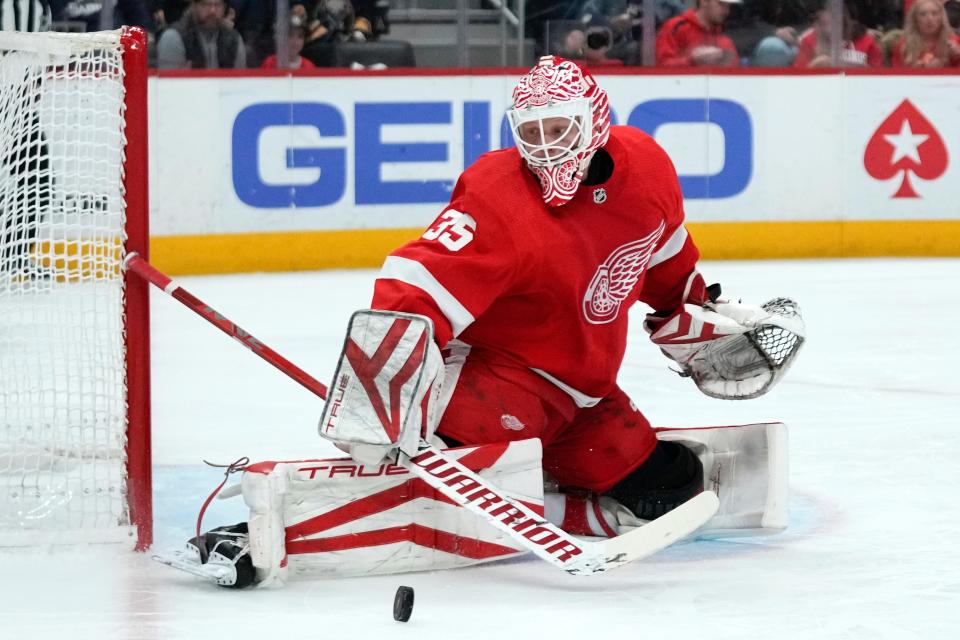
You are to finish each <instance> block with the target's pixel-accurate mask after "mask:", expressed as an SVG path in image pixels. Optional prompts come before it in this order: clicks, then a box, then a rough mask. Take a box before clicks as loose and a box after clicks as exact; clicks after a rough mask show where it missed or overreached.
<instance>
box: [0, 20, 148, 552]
mask: <svg viewBox="0 0 960 640" xmlns="http://www.w3.org/2000/svg"><path fill="white" fill-rule="evenodd" d="M146 105H147V43H146V36H145V34H144V32H143V31H142V30H141V29H135V28H133V29H128V28H124V29H121V30H118V31H111V32H99V33H87V34H63V33H17V32H2V33H0V546H21V545H36V544H60V543H77V542H129V543H131V546H133V547H135V548H137V549H141V550H142V549H145V548H147V547H149V545H150V544H151V542H152V528H153V515H152V498H151V492H152V489H151V455H150V349H149V345H150V339H149V337H150V331H149V293H148V290H147V289H148V285H147V283H145V282H143V281H142V280H140V279H139V278H135V277H132V276H131V275H129V274H126V273H124V270H123V269H122V264H123V260H124V258H125V257H126V255H127V254H128V253H133V252H136V253H138V254H140V255H144V256H146V255H148V252H149V230H148V229H149V227H148V219H147V217H148V211H149V207H148V192H147V167H148V162H147V106H146Z"/></svg>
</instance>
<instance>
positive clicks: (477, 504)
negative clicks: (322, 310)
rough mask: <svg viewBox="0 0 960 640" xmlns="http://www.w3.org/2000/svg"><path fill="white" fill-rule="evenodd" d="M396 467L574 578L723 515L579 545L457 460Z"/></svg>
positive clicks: (673, 514) (699, 506) (174, 292)
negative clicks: (408, 472) (402, 468)
mask: <svg viewBox="0 0 960 640" xmlns="http://www.w3.org/2000/svg"><path fill="white" fill-rule="evenodd" d="M124 266H125V267H126V268H127V269H128V270H130V271H132V272H133V273H135V274H137V275H138V276H140V277H142V278H143V279H145V280H146V281H148V282H150V283H151V284H153V285H154V286H156V287H157V288H159V289H161V290H162V291H164V292H165V293H166V294H168V295H169V296H171V297H172V298H174V299H176V300H178V301H179V302H181V303H183V304H184V305H185V306H186V307H188V308H189V309H191V310H193V311H194V312H196V313H197V314H198V315H200V316H201V317H203V318H204V319H206V320H207V321H208V322H210V323H211V324H213V325H215V326H216V327H218V328H219V329H220V330H222V331H223V332H224V333H226V334H227V335H229V336H231V337H233V338H235V339H236V340H237V341H238V342H240V343H241V344H243V345H244V346H245V347H247V348H248V349H250V350H251V351H253V352H254V353H256V354H257V355H259V356H260V357H261V358H263V359H264V360H266V361H267V362H269V363H270V364H272V365H273V366H274V367H276V368H277V369H279V370H280V371H282V372H283V373H285V374H286V375H287V376H289V377H290V378H292V379H293V380H295V381H297V382H299V383H300V384H301V385H303V386H304V387H305V388H307V389H309V390H310V391H311V392H313V393H314V394H316V395H317V396H319V397H320V398H322V399H326V397H327V388H326V386H324V385H323V384H322V383H321V382H319V381H318V380H316V379H315V378H313V377H312V376H310V374H308V373H306V372H305V371H303V370H302V369H300V368H299V367H297V366H296V365H294V364H293V363H291V362H290V361H289V360H287V359H286V358H284V357H283V356H281V355H280V354H278V353H277V352H276V351H274V350H273V349H271V348H269V347H268V346H266V345H265V344H264V343H262V342H261V341H259V340H257V339H256V338H255V337H253V336H252V335H251V334H250V333H248V332H247V331H244V330H243V329H241V328H240V327H239V326H237V325H236V324H234V323H233V322H232V321H230V320H229V319H228V318H227V317H225V316H224V315H222V314H220V313H219V312H217V311H216V310H214V309H213V308H212V307H210V306H209V305H207V304H205V303H204V302H203V301H201V300H200V299H199V298H197V297H196V296H194V295H192V294H191V293H189V292H188V291H186V290H185V289H183V288H182V287H181V286H180V285H179V284H177V283H176V282H174V281H173V280H172V279H171V278H170V277H168V276H166V275H165V274H163V273H162V272H161V271H159V270H158V269H156V268H155V267H153V266H152V265H151V264H150V263H149V262H147V261H146V260H144V259H143V258H142V257H140V256H139V255H137V254H136V253H131V254H129V255H128V256H127V257H126V259H125V260H124ZM398 462H399V463H400V464H401V465H403V466H404V467H406V468H407V469H409V470H410V471H411V472H412V473H414V474H415V475H416V476H417V477H419V478H421V479H422V480H423V481H424V482H426V483H427V484H429V485H430V486H431V487H433V488H434V489H436V490H438V491H439V492H441V493H442V494H443V495H445V496H446V497H448V498H450V499H451V500H453V501H454V502H456V503H457V504H459V505H461V506H462V507H464V508H466V509H469V510H470V511H472V512H474V513H476V514H477V515H478V516H480V517H481V518H482V519H483V520H485V521H486V522H488V523H489V524H491V525H492V526H493V527H495V528H497V529H499V530H500V531H503V532H504V533H506V534H507V535H509V536H510V537H511V538H513V539H514V540H516V541H517V542H518V543H520V544H521V545H522V546H523V547H524V548H526V549H529V550H530V551H532V552H533V553H534V554H536V555H537V556H538V557H540V558H541V559H543V560H545V561H547V562H549V563H550V564H552V565H554V566H556V567H559V568H561V569H563V570H564V571H566V572H567V573H569V574H571V575H578V576H580V575H595V574H598V573H603V572H605V571H608V570H610V569H613V568H616V567H619V566H623V565H625V564H629V563H631V562H634V561H636V560H641V559H643V558H646V557H647V556H649V555H651V554H653V553H656V552H657V551H659V550H661V549H664V548H666V547H668V546H669V545H671V544H673V543H674V542H677V541H678V540H680V539H682V538H684V537H686V536H688V535H689V534H691V533H693V532H694V531H695V530H696V529H698V528H699V527H700V526H702V525H703V524H704V523H706V522H707V520H709V519H710V518H711V517H712V516H713V514H714V513H716V511H717V509H718V507H719V500H718V499H717V496H716V494H714V493H713V492H710V491H705V492H703V493H701V494H699V495H697V496H695V497H694V498H692V499H691V500H689V501H687V502H685V503H684V504H682V505H680V506H679V507H677V508H676V509H674V510H672V511H669V512H668V513H666V514H664V515H662V516H660V517H659V518H657V519H656V520H652V521H650V522H649V523H647V524H645V525H643V526H642V527H639V528H637V529H634V530H633V531H630V532H628V533H626V534H622V535H619V536H615V537H613V538H608V539H604V540H599V541H586V540H580V539H578V538H576V537H574V536H573V535H571V534H569V533H567V532H566V531H564V530H562V529H560V528H559V527H557V526H555V525H554V524H552V523H550V522H548V521H547V520H545V519H544V518H543V517H542V516H540V515H539V514H537V513H536V512H534V511H533V510H531V509H530V508H528V507H526V506H524V505H523V504H521V503H520V502H518V501H516V500H513V499H511V498H509V497H508V496H506V495H505V494H504V493H503V492H501V491H500V490H499V489H497V488H496V487H494V486H493V485H491V484H490V483H489V482H487V481H486V480H484V479H483V478H482V477H480V476H479V475H477V474H476V473H474V472H473V471H471V470H469V469H468V468H466V467H465V466H464V465H462V464H461V463H459V462H458V461H457V460H454V459H452V458H450V457H449V456H447V455H445V454H444V453H443V452H442V451H440V450H439V449H437V448H436V447H434V446H432V445H431V444H429V443H428V442H426V441H423V440H421V441H420V444H419V447H418V451H417V454H416V455H414V456H412V457H410V456H406V455H404V454H403V453H400V459H399V460H398Z"/></svg>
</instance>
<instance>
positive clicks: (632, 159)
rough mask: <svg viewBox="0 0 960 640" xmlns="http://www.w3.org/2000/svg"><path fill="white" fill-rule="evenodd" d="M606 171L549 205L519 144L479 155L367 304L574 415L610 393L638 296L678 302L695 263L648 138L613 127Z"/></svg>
mask: <svg viewBox="0 0 960 640" xmlns="http://www.w3.org/2000/svg"><path fill="white" fill-rule="evenodd" d="M605 149H606V151H607V152H608V153H609V154H610V156H611V157H612V158H613V163H614V170H613V174H612V176H611V177H610V178H609V179H608V180H607V181H606V182H605V183H603V184H600V185H581V186H580V188H579V190H578V191H577V193H576V195H575V196H574V198H573V199H572V200H571V201H570V202H568V203H567V204H565V205H563V206H561V207H549V206H547V205H546V204H545V203H544V201H543V199H542V198H541V195H540V185H539V183H538V182H537V179H536V177H535V176H534V175H533V174H532V173H531V172H530V171H529V170H528V169H527V168H526V166H525V164H524V161H523V160H522V159H521V157H520V155H519V153H518V152H517V150H516V149H515V148H510V149H503V150H500V151H494V152H491V153H487V154H485V155H483V156H481V157H480V158H479V159H478V160H477V161H476V163H474V164H473V165H472V166H471V167H470V168H468V169H467V170H466V171H464V172H463V174H462V175H461V176H460V179H459V181H458V182H457V185H456V187H455V189H454V192H453V197H452V199H451V200H450V204H449V205H448V206H447V208H446V209H445V210H444V211H443V213H442V214H441V215H440V216H439V217H438V218H437V220H436V221H435V222H434V223H433V225H432V226H430V228H429V229H427V231H426V232H424V234H423V236H422V237H421V238H420V239H418V240H416V241H414V242H411V243H409V244H407V245H405V246H403V247H401V248H400V249H397V250H396V251H394V252H393V253H392V254H391V255H390V256H389V257H388V258H387V260H386V262H385V263H384V266H383V269H382V271H381V273H380V276H379V278H378V280H377V282H376V287H375V291H374V299H373V305H372V306H373V307H374V308H376V309H387V310H394V311H406V312H411V313H421V314H424V315H427V316H429V317H431V318H432V319H433V321H434V324H435V326H436V332H437V341H438V343H439V344H440V345H441V346H443V345H445V344H446V343H447V342H448V341H449V340H450V339H451V338H457V339H458V340H459V341H461V342H464V343H466V344H468V345H471V347H473V349H474V350H477V351H479V352H482V353H483V354H484V357H485V358H486V359H487V361H491V362H497V363H503V364H505V365H509V366H517V367H523V368H526V370H527V371H530V370H532V371H534V372H535V373H536V374H538V376H540V377H541V379H545V380H547V381H549V382H550V383H552V385H554V386H555V387H559V388H560V389H561V390H563V391H564V392H565V393H566V394H567V395H568V396H570V398H572V399H573V401H574V402H575V403H576V405H577V406H580V407H584V406H592V405H593V404H596V403H597V402H599V400H600V399H601V398H603V397H604V396H605V395H607V394H608V393H609V392H611V391H612V390H613V389H614V387H615V385H616V379H617V373H618V370H619V368H620V363H621V361H622V359H623V354H624V350H625V348H626V343H627V309H628V308H629V307H630V306H631V305H632V304H633V303H634V302H636V301H637V300H638V299H639V300H642V301H643V302H646V303H647V304H649V305H650V306H651V307H653V308H654V309H657V310H669V309H673V308H675V307H677V306H678V305H679V304H680V303H681V301H682V297H683V290H684V286H685V284H686V280H687V277H688V276H689V274H690V273H691V271H693V270H694V268H695V265H696V261H697V258H698V257H699V254H698V252H697V249H696V247H695V246H694V244H693V242H692V240H691V239H690V237H689V236H688V235H687V233H686V231H685V230H684V227H683V226H682V223H683V201H682V197H681V193H680V185H679V182H678V180H677V174H676V170H675V169H674V167H673V164H672V163H671V161H670V159H669V158H668V157H667V154H666V153H665V152H664V151H663V149H661V148H660V146H659V145H658V144H657V143H656V142H655V141H654V140H653V139H652V138H651V137H650V136H648V135H646V134H645V133H643V132H642V131H640V130H639V129H635V128H631V127H624V126H619V127H611V129H610V141H609V142H608V144H607V146H606V147H605Z"/></svg>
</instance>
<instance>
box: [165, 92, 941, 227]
mask: <svg viewBox="0 0 960 640" xmlns="http://www.w3.org/2000/svg"><path fill="white" fill-rule="evenodd" d="M958 80H960V78H958V77H955V76H945V77H929V76H928V77H921V78H911V77H905V76H871V77H845V76H840V75H827V76H674V77H671V76H622V75H616V76H600V77H599V81H600V83H601V84H602V86H604V87H605V88H606V89H607V91H608V93H609V94H610V102H611V107H612V110H613V120H614V123H616V124H625V125H628V126H634V127H638V128H640V129H642V130H644V131H646V132H648V133H650V134H651V135H653V136H654V137H655V138H656V139H657V140H658V142H660V144H662V145H663V146H664V148H665V149H666V150H667V152H668V153H669V154H670V155H671V157H672V159H673V161H674V163H675V165H676V167H677V171H678V174H679V176H680V182H681V186H682V188H683V193H684V197H685V200H686V208H687V213H688V217H689V219H690V220H693V221H697V222H709V221H718V222H721V221H751V220H843V219H911V218H912V219H925V218H958V217H960V200H958V199H956V198H953V197H951V195H950V192H949V186H948V185H949V184H950V183H951V182H953V180H951V175H950V174H951V172H952V171H955V170H954V169H953V166H952V163H951V161H950V159H951V148H950V146H951V144H953V145H954V146H956V145H957V141H958V140H960V124H958V121H957V120H958V119H957V118H956V117H955V112H956V101H955V99H953V96H956V95H957V93H956V92H957V89H958V88H960V87H958V85H960V83H958ZM515 81H516V78H514V77H512V76H510V77H507V76H477V77H469V76H459V77H458V76H452V77H451V76H438V77H425V76H411V77H396V76H393V77H384V78H374V77H332V78H331V77H325V78H306V77H300V78H237V79H230V78H197V79H193V78H191V79H168V78H162V79H157V78H153V79H152V83H153V84H152V85H151V109H152V111H151V113H152V114H153V118H152V121H151V139H150V143H151V160H152V167H151V196H152V209H153V212H154V215H153V232H154V233H155V234H157V235H177V234H204V233H231V232H243V231H281V230H283V231H288V230H323V229H357V228H360V229H373V228H404V227H417V226H423V225H425V224H426V223H428V222H429V221H430V220H431V219H432V218H433V217H434V216H436V215H437V213H439V212H440V211H441V210H442V208H443V205H444V203H446V202H447V200H448V199H449V196H450V193H451V191H452V189H453V185H454V182H455V180H456V178H457V176H458V175H459V174H460V172H461V171H463V169H464V168H465V167H467V166H469V165H470V164H471V163H472V162H473V161H474V160H475V159H476V158H477V157H478V156H479V155H481V154H482V153H485V152H487V151H490V150H492V149H498V148H502V147H505V146H509V145H512V144H513V141H512V139H511V136H510V132H509V129H508V127H507V125H506V121H505V117H504V112H505V109H506V108H507V106H508V103H509V94H510V91H511V89H512V87H513V84H514V83H515ZM954 150H956V149H954Z"/></svg>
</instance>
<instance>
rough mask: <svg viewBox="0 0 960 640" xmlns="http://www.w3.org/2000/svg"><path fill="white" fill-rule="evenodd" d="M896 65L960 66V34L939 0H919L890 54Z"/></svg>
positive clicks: (924, 67)
mask: <svg viewBox="0 0 960 640" xmlns="http://www.w3.org/2000/svg"><path fill="white" fill-rule="evenodd" d="M890 65H891V66H893V67H915V68H921V69H931V68H932V69H936V68H940V67H956V66H960V38H958V37H957V35H956V34H954V33H953V31H952V30H951V29H950V25H949V23H948V22H947V12H946V10H945V9H944V8H943V5H942V4H940V2H939V0H917V1H916V2H914V3H913V6H912V7H910V11H909V12H908V13H907V17H906V20H904V25H903V35H902V36H900V39H899V40H898V41H897V44H896V45H895V46H894V47H893V53H892V54H891V56H890Z"/></svg>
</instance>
